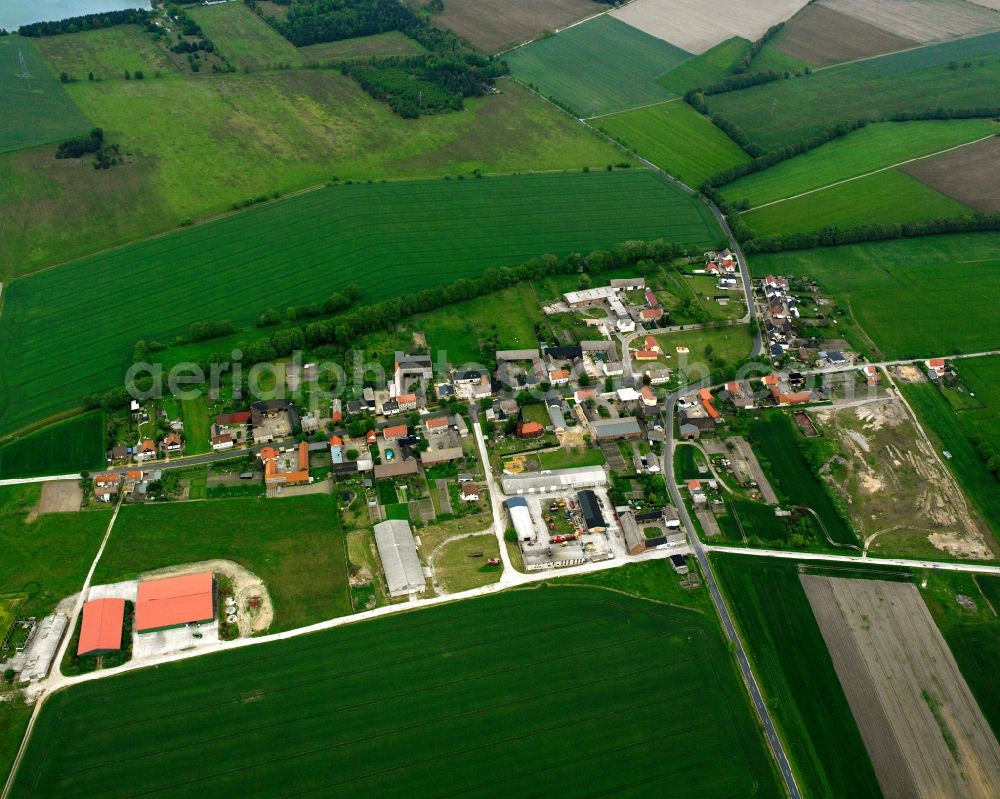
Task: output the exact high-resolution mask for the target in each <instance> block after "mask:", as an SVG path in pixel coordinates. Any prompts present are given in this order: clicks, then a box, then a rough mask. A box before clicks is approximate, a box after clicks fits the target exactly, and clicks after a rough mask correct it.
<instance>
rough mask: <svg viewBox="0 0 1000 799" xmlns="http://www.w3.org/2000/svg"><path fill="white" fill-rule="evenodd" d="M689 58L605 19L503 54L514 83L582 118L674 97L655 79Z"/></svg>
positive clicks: (627, 27)
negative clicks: (517, 82) (547, 98)
mask: <svg viewBox="0 0 1000 799" xmlns="http://www.w3.org/2000/svg"><path fill="white" fill-rule="evenodd" d="M689 58H691V55H690V54H689V53H686V52H684V51H683V50H681V49H680V48H678V47H674V46H673V45H672V44H668V43H667V42H664V41H662V40H661V39H656V38H654V37H653V36H650V35H649V34H647V33H643V32H642V31H640V30H638V29H637V28H633V27H631V26H630V25H627V24H626V23H624V22H620V21H618V20H617V19H614V18H613V17H611V16H609V15H607V14H605V15H603V16H601V17H598V18H597V19H592V20H589V21H588V22H585V23H583V24H582V25H574V26H573V27H571V28H567V29H566V30H564V31H561V32H560V33H557V34H555V35H553V36H548V37H546V38H543V39H538V40H536V41H534V42H532V43H531V44H529V45H527V46H525V47H519V48H518V49H516V50H511V51H510V52H509V53H506V54H505V55H504V60H505V61H507V63H508V64H509V65H510V70H511V74H513V76H514V77H515V78H517V79H518V80H520V81H524V82H525V83H528V84H531V85H534V86H536V87H538V90H539V91H540V92H541V93H542V94H544V95H545V96H546V97H552V98H554V99H555V100H557V101H558V102H559V103H561V104H563V105H564V106H567V107H569V108H570V109H572V111H573V113H574V114H576V115H577V116H582V117H590V116H595V115H597V114H609V113H612V112H615V111H624V110H625V109H627V108H635V107H637V106H640V105H646V104H648V103H656V102H660V101H662V100H669V99H671V98H673V97H677V96H678V93H677V92H672V91H669V90H668V89H666V88H664V87H663V86H661V85H660V84H659V83H657V82H656V79H657V78H658V77H660V76H661V75H662V74H663V73H665V72H667V71H669V70H670V69H672V68H673V67H676V66H677V65H678V64H681V63H682V62H684V61H686V60H687V59H689Z"/></svg>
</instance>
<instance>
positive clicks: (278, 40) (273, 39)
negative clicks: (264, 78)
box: [189, 2, 302, 70]
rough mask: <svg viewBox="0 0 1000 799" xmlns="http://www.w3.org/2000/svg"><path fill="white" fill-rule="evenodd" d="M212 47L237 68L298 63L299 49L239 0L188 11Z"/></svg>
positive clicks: (295, 64) (196, 7) (299, 61)
mask: <svg viewBox="0 0 1000 799" xmlns="http://www.w3.org/2000/svg"><path fill="white" fill-rule="evenodd" d="M189 14H190V16H191V19H193V20H194V21H195V22H197V23H198V24H199V25H200V26H201V29H202V30H203V31H205V35H206V36H207V37H208V38H209V39H211V40H212V42H214V43H215V46H216V48H218V50H219V51H220V52H221V53H222V54H223V55H224V56H226V58H228V59H229V60H230V61H232V62H233V64H235V65H236V67H238V68H239V69H244V70H246V69H249V70H257V69H269V68H274V67H277V66H278V65H286V66H299V65H300V64H301V63H302V57H301V55H300V53H299V51H298V50H297V49H296V48H295V46H294V45H292V44H291V42H289V41H288V40H287V39H286V38H285V37H284V36H282V35H281V34H280V33H278V32H277V31H276V30H275V29H274V28H272V27H271V26H270V25H268V24H267V23H266V22H264V20H263V19H261V18H260V17H258V16H257V15H256V14H254V12H253V11H251V10H250V9H249V8H248V7H247V6H246V5H245V4H243V3H239V2H236V3H218V4H215V5H210V6H195V7H194V8H192V9H191V10H190V12H189Z"/></svg>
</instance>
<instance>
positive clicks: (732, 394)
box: [726, 380, 753, 410]
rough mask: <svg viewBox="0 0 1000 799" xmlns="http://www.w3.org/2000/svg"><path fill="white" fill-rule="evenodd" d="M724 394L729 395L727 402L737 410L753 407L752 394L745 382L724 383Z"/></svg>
mask: <svg viewBox="0 0 1000 799" xmlns="http://www.w3.org/2000/svg"><path fill="white" fill-rule="evenodd" d="M726 393H727V394H729V401H730V402H731V403H733V405H735V406H736V407H737V408H740V409H741V410H742V409H746V408H752V407H753V392H752V391H751V390H750V386H749V385H748V384H747V383H746V382H741V381H739V380H734V381H733V382H731V383H726Z"/></svg>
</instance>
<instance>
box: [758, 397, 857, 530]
mask: <svg viewBox="0 0 1000 799" xmlns="http://www.w3.org/2000/svg"><path fill="white" fill-rule="evenodd" d="M800 440H801V437H800V434H799V433H798V431H797V430H796V429H795V427H794V425H793V423H792V421H791V419H789V417H788V415H787V414H785V413H784V412H782V411H777V410H775V411H765V412H761V414H760V416H759V418H758V417H755V418H754V420H753V421H752V422H751V423H750V443H751V444H752V445H753V448H754V451H755V452H756V454H757V458H758V459H759V460H760V463H761V467H762V468H763V469H764V471H765V472H766V473H767V474H768V476H769V477H770V480H771V485H772V486H773V487H774V490H775V492H776V493H777V495H778V496H779V497H780V498H781V499H782V500H783V502H784V504H785V505H786V506H787V505H805V506H807V507H810V508H812V509H813V510H814V511H816V513H817V514H818V515H819V517H820V519H822V521H823V524H824V526H825V527H826V530H827V532H828V533H829V534H830V537H831V538H832V539H833V540H834V541H835V542H836V543H838V544H857V543H858V540H857V536H856V535H855V533H854V531H853V530H852V529H851V527H850V526H849V525H848V524H847V522H845V521H844V519H843V518H842V517H841V515H840V514H839V513H838V512H837V509H836V507H835V506H834V504H833V500H832V499H831V498H830V495H829V493H827V490H826V488H825V487H824V486H823V483H822V482H821V481H820V479H819V478H818V477H817V476H816V475H815V473H814V472H813V470H812V467H811V466H810V465H809V463H808V462H807V461H806V459H805V457H804V456H803V455H802V452H801V450H800V449H799V441H800Z"/></svg>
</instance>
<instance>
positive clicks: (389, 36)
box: [298, 31, 427, 64]
mask: <svg viewBox="0 0 1000 799" xmlns="http://www.w3.org/2000/svg"><path fill="white" fill-rule="evenodd" d="M298 49H299V54H300V56H301V60H302V63H304V64H327V63H330V62H331V61H347V60H350V59H353V58H369V57H371V56H377V57H379V58H385V57H388V56H411V55H420V54H421V53H425V52H427V51H426V50H425V49H424V48H423V47H422V46H421V45H420V44H418V43H417V42H415V41H414V40H413V39H411V38H410V37H409V36H407V35H405V34H403V33H400V32H399V31H388V32H387V33H376V34H374V35H373V36H359V37H358V38H356V39H341V40H340V41H336V42H320V43H319V44H310V45H308V46H306V47H300V48H298Z"/></svg>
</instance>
